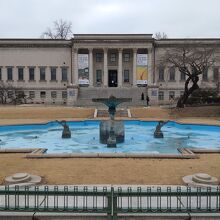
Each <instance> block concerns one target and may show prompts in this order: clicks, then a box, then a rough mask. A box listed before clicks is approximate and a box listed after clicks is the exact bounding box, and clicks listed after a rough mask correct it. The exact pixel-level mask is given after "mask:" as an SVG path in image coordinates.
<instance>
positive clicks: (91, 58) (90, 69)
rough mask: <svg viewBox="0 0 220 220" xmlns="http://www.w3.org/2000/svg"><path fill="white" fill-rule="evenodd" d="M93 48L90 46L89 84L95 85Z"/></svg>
mask: <svg viewBox="0 0 220 220" xmlns="http://www.w3.org/2000/svg"><path fill="white" fill-rule="evenodd" d="M92 51H93V48H89V86H91V87H93V53H92Z"/></svg>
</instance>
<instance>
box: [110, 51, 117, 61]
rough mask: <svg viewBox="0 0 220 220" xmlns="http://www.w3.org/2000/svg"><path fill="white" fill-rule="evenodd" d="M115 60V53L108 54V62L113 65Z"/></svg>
mask: <svg viewBox="0 0 220 220" xmlns="http://www.w3.org/2000/svg"><path fill="white" fill-rule="evenodd" d="M116 60H117V54H116V53H110V62H111V63H115V62H116Z"/></svg>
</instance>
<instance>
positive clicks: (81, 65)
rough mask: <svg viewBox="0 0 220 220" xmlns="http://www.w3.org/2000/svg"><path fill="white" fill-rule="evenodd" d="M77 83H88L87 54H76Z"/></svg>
mask: <svg viewBox="0 0 220 220" xmlns="http://www.w3.org/2000/svg"><path fill="white" fill-rule="evenodd" d="M78 83H79V85H89V55H88V54H78Z"/></svg>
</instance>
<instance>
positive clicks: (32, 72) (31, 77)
mask: <svg viewBox="0 0 220 220" xmlns="http://www.w3.org/2000/svg"><path fill="white" fill-rule="evenodd" d="M29 80H30V81H34V67H29Z"/></svg>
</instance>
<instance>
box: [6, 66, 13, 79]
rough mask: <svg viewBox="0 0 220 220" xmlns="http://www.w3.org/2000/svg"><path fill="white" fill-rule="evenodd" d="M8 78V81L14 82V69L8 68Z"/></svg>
mask: <svg viewBox="0 0 220 220" xmlns="http://www.w3.org/2000/svg"><path fill="white" fill-rule="evenodd" d="M7 77H8V81H12V80H13V71H12V67H7Z"/></svg>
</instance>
